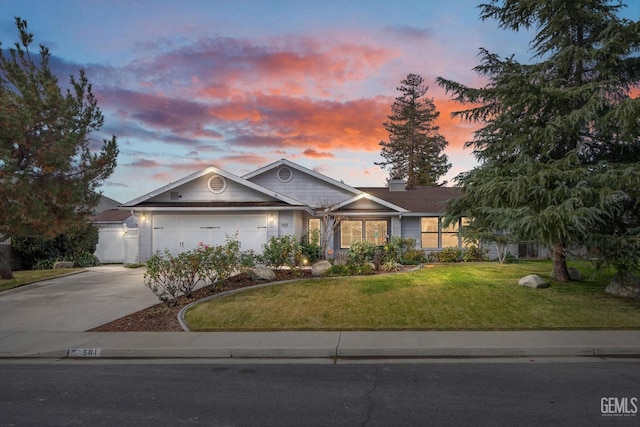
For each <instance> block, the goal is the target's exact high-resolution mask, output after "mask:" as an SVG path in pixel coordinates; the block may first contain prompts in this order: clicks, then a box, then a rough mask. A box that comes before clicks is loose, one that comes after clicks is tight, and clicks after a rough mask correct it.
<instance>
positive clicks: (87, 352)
mask: <svg viewBox="0 0 640 427" xmlns="http://www.w3.org/2000/svg"><path fill="white" fill-rule="evenodd" d="M100 353H101V349H99V348H72V349H71V350H69V357H100Z"/></svg>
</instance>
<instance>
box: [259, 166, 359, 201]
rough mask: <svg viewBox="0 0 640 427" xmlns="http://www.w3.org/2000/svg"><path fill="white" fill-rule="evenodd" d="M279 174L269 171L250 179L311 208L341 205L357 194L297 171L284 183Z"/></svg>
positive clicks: (275, 170)
mask: <svg viewBox="0 0 640 427" xmlns="http://www.w3.org/2000/svg"><path fill="white" fill-rule="evenodd" d="M277 172H278V169H272V170H268V171H266V172H264V173H262V174H260V175H257V176H254V177H252V178H250V179H249V181H251V182H253V183H255V184H258V185H260V186H262V187H266V188H268V189H270V190H273V191H275V192H277V193H279V194H284V195H286V196H288V197H291V198H292V199H295V200H298V201H300V202H302V203H304V204H306V205H308V206H311V207H315V206H318V205H319V204H322V203H339V202H342V201H344V200H347V199H350V198H351V197H353V196H354V194H355V193H353V192H349V191H347V190H344V189H341V188H339V187H335V186H333V185H330V184H329V183H327V182H326V181H322V180H320V179H318V178H315V177H313V176H310V175H306V174H303V173H301V172H299V171H297V170H291V172H292V173H293V176H292V177H291V180H290V181H288V182H282V181H281V180H280V179H278V176H277Z"/></svg>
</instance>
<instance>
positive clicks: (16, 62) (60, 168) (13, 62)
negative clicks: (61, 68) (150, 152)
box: [0, 18, 118, 278]
mask: <svg viewBox="0 0 640 427" xmlns="http://www.w3.org/2000/svg"><path fill="white" fill-rule="evenodd" d="M16 26H17V28H18V32H19V36H20V40H19V42H17V43H15V44H14V47H13V48H11V49H9V51H8V54H7V53H4V52H3V51H2V50H0V206H1V208H0V241H3V240H5V239H7V238H9V237H11V236H14V235H17V234H21V235H25V236H42V237H49V238H52V237H55V236H58V235H60V234H62V233H64V232H65V231H66V230H68V229H69V228H71V227H73V226H75V225H78V224H84V223H85V222H86V221H87V218H88V215H89V214H90V213H91V212H92V209H93V207H94V206H96V205H97V203H98V201H99V198H100V195H99V194H98V193H97V192H96V189H97V187H98V185H100V184H101V183H102V182H103V181H104V180H105V179H107V178H108V177H109V176H110V175H111V173H112V172H113V169H114V168H115V166H116V157H117V155H118V147H117V144H116V138H115V136H114V137H112V138H111V139H110V140H104V141H103V143H102V145H100V144H99V143H98V144H96V142H94V141H92V140H91V138H90V133H91V132H93V131H97V130H99V129H100V128H101V127H102V125H103V123H104V117H103V116H102V113H101V112H100V109H99V108H98V105H97V100H96V99H95V97H94V95H93V93H92V91H91V85H90V84H89V82H88V80H87V78H86V76H85V74H84V72H83V71H80V75H79V77H78V78H74V77H73V76H72V77H71V78H70V81H69V87H70V88H69V89H68V90H67V91H65V92H63V91H62V90H61V88H60V86H59V85H58V79H57V78H56V77H55V75H54V74H53V72H52V71H51V69H50V68H49V59H50V57H51V54H50V52H49V50H48V49H47V48H46V47H44V46H40V55H39V59H40V60H39V61H38V62H35V61H34V58H32V54H31V52H30V51H29V46H30V45H31V43H32V41H33V35H32V34H31V33H29V32H28V31H27V22H26V21H24V20H21V19H20V18H16ZM1 264H2V260H1V259H0V273H2V274H3V275H4V276H5V278H6V277H10V276H11V271H10V270H8V271H7V266H6V264H5V265H4V268H2V265H1Z"/></svg>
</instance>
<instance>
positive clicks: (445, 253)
mask: <svg viewBox="0 0 640 427" xmlns="http://www.w3.org/2000/svg"><path fill="white" fill-rule="evenodd" d="M438 261H440V262H460V261H462V250H461V249H459V248H456V247H453V246H452V247H449V248H444V249H442V251H440V252H439V253H438Z"/></svg>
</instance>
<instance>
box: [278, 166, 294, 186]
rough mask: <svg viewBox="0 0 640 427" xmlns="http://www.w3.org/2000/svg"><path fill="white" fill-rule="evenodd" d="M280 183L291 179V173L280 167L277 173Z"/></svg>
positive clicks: (287, 169) (289, 170)
mask: <svg viewBox="0 0 640 427" xmlns="http://www.w3.org/2000/svg"><path fill="white" fill-rule="evenodd" d="M277 175H278V179H279V180H280V182H289V181H291V178H293V171H292V170H291V169H289V168H287V167H281V168H280V169H278V172H277Z"/></svg>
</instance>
